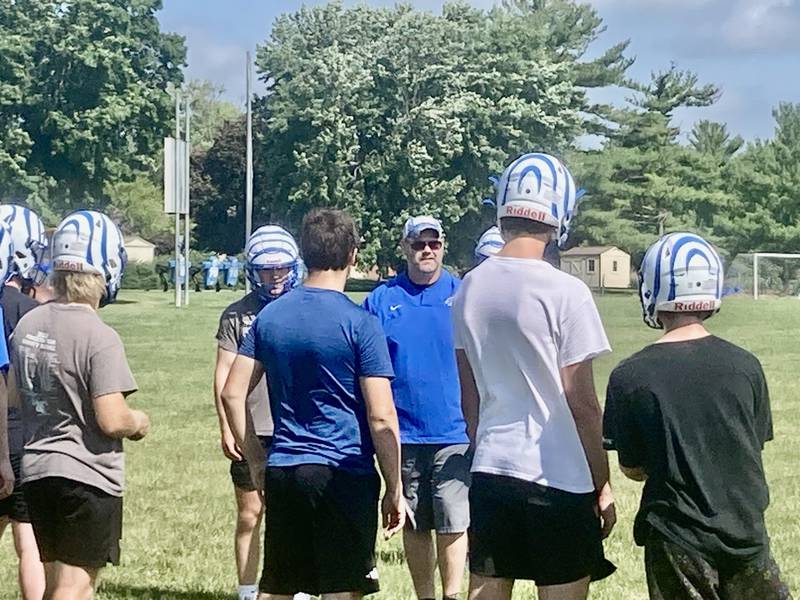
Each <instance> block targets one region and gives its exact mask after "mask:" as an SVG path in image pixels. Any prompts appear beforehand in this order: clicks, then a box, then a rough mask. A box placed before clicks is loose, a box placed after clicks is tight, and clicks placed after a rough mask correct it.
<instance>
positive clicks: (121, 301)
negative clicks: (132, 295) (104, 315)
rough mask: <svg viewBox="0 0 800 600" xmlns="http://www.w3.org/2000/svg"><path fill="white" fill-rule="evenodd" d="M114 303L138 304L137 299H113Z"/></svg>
mask: <svg viewBox="0 0 800 600" xmlns="http://www.w3.org/2000/svg"><path fill="white" fill-rule="evenodd" d="M114 304H139V301H138V300H123V299H120V300H115V301H114Z"/></svg>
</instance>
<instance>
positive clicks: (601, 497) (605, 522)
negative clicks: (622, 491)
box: [597, 483, 617, 539]
mask: <svg viewBox="0 0 800 600" xmlns="http://www.w3.org/2000/svg"><path fill="white" fill-rule="evenodd" d="M597 511H598V513H599V514H600V521H601V526H602V534H603V539H606V538H607V537H608V536H609V535H610V534H611V530H612V529H614V525H616V523H617V509H616V507H615V506H614V494H612V493H611V484H610V483H606V484H605V485H604V486H603V489H602V490H600V493H599V494H598V496H597Z"/></svg>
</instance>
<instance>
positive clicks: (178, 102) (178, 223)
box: [175, 88, 181, 308]
mask: <svg viewBox="0 0 800 600" xmlns="http://www.w3.org/2000/svg"><path fill="white" fill-rule="evenodd" d="M180 139H181V97H180V90H178V89H177V88H176V89H175V307H176V308H180V306H181V272H180V260H181V211H180V198H179V195H180V189H181V184H180V179H181V178H180V170H179V169H178V145H179V144H180Z"/></svg>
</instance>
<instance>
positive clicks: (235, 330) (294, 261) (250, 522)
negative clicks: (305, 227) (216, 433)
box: [214, 225, 300, 600]
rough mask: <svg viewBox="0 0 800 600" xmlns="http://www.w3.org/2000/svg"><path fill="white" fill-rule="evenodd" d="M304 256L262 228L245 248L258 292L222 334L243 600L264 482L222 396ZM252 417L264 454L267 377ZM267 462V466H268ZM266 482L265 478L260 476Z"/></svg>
mask: <svg viewBox="0 0 800 600" xmlns="http://www.w3.org/2000/svg"><path fill="white" fill-rule="evenodd" d="M299 265H300V252H299V250H298V248H297V243H296V242H295V240H294V238H293V237H292V235H291V234H290V233H289V232H288V231H286V230H285V229H283V228H282V227H278V226H277V225H266V226H264V227H261V228H259V229H257V230H256V231H255V232H253V234H252V235H251V236H250V238H249V239H248V240H247V245H246V247H245V271H246V273H247V279H248V281H249V282H250V286H251V288H252V291H251V292H250V293H249V294H247V295H246V296H245V297H244V298H241V299H240V300H237V301H236V302H234V303H233V304H231V305H230V306H228V307H227V308H226V309H225V310H224V311H223V313H222V316H221V317H220V320H219V329H218V330H217V344H218V345H217V364H216V369H215V371H214V402H215V405H216V409H217V416H218V418H219V428H220V440H221V445H222V452H223V453H224V454H225V456H226V457H227V458H228V459H229V460H230V461H231V464H230V475H231V480H232V482H233V490H234V495H235V497H236V533H235V536H234V556H235V558H236V575H237V578H238V581H239V600H255V599H256V597H257V596H258V585H257V581H258V570H259V566H260V565H259V549H260V544H261V540H260V539H259V536H258V531H259V529H260V526H261V515H262V513H263V505H262V502H261V496H260V495H259V493H258V490H257V488H258V487H259V486H258V484H260V481H258V482H253V480H252V478H251V476H250V468H249V466H248V464H247V460H245V458H244V455H243V453H242V450H241V448H240V447H239V446H238V445H237V444H236V440H235V438H234V436H233V433H232V432H231V428H230V426H229V425H228V419H227V417H226V416H225V409H224V407H223V406H222V399H221V397H220V394H221V393H222V388H223V387H224V386H225V381H226V380H227V379H228V373H230V370H231V366H232V365H233V361H234V360H235V359H236V355H237V352H238V350H239V346H240V345H241V344H242V341H243V340H244V338H245V336H246V335H247V333H248V332H249V331H250V326H251V325H252V324H253V321H254V320H255V318H256V316H257V315H258V313H259V312H261V309H262V308H264V307H265V306H266V305H267V304H269V303H270V302H271V301H272V300H274V299H275V298H278V297H279V296H281V295H282V294H284V293H286V292H288V291H289V290H290V289H292V288H293V287H295V286H296V285H297V284H298V283H299V271H300V266H299ZM247 405H248V411H249V412H248V418H249V419H250V423H251V424H252V427H253V431H254V432H255V434H256V436H257V437H258V440H259V442H260V443H261V446H262V451H263V452H265V453H266V452H267V451H268V449H269V446H270V444H271V443H272V432H273V424H272V415H271V414H270V410H269V399H268V398H267V383H266V381H264V378H263V377H262V378H261V379H260V380H259V382H258V384H257V385H256V386H255V387H254V388H253V391H252V393H250V395H249V396H248V398H247ZM262 463H263V461H262ZM260 479H263V475H262V476H261V477H260Z"/></svg>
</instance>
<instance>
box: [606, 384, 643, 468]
mask: <svg viewBox="0 0 800 600" xmlns="http://www.w3.org/2000/svg"><path fill="white" fill-rule="evenodd" d="M619 379H620V377H619V374H618V373H617V372H614V373H612V374H611V379H610V380H609V383H608V388H607V390H606V404H605V409H604V412H603V447H604V448H605V449H606V450H616V451H617V455H618V456H619V464H620V465H622V466H624V467H628V468H635V467H643V466H645V451H646V448H645V442H644V439H645V438H644V435H643V432H642V431H641V428H640V426H639V422H638V418H637V413H636V398H635V397H633V396H632V395H630V394H628V393H627V392H626V391H625V390H624V386H623V385H622V382H621V381H619Z"/></svg>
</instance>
